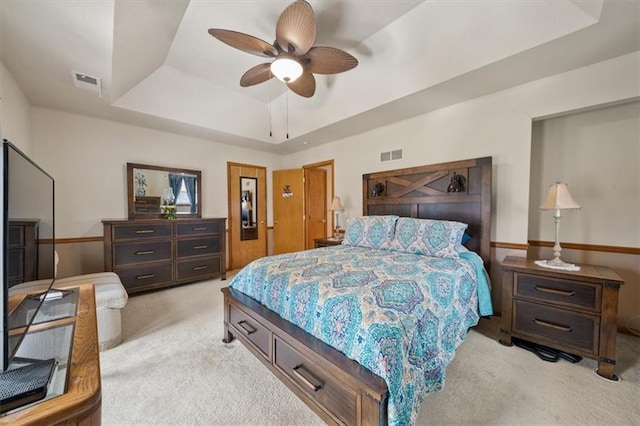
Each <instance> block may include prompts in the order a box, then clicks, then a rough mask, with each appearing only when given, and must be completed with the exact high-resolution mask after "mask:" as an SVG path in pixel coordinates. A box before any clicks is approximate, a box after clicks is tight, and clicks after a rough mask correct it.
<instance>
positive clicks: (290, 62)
mask: <svg viewBox="0 0 640 426" xmlns="http://www.w3.org/2000/svg"><path fill="white" fill-rule="evenodd" d="M271 72H272V73H273V75H275V76H276V77H277V78H278V80H280V81H284V82H285V83H291V82H292V81H295V80H296V79H297V78H298V77H300V76H301V75H302V65H300V63H299V62H298V61H296V60H295V59H290V58H278V59H276V60H275V61H273V62H272V63H271Z"/></svg>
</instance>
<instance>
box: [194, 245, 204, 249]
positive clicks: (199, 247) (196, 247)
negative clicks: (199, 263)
mask: <svg viewBox="0 0 640 426" xmlns="http://www.w3.org/2000/svg"><path fill="white" fill-rule="evenodd" d="M207 247H208V246H206V245H204V246H193V249H194V250H202V249H206V248H207Z"/></svg>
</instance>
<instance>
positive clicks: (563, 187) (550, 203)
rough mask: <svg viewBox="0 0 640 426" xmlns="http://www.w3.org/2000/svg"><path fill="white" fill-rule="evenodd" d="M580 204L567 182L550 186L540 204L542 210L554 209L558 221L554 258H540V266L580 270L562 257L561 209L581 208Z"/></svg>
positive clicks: (554, 216) (537, 262)
mask: <svg viewBox="0 0 640 426" xmlns="http://www.w3.org/2000/svg"><path fill="white" fill-rule="evenodd" d="M579 208H580V206H579V205H578V203H576V202H575V200H574V199H573V198H572V197H571V194H569V188H567V184H566V183H561V182H556V183H555V184H553V185H551V186H550V187H549V193H548V194H547V199H546V200H545V202H544V204H542V205H541V206H540V210H554V214H553V218H554V219H555V222H556V242H555V244H554V246H553V259H551V260H539V261H536V262H535V263H536V264H537V265H539V266H544V267H547V268H554V269H565V270H571V271H579V270H580V267H579V266H576V265H574V264H572V263H565V262H563V261H562V260H561V259H560V252H561V251H562V247H560V211H561V210H573V209H579Z"/></svg>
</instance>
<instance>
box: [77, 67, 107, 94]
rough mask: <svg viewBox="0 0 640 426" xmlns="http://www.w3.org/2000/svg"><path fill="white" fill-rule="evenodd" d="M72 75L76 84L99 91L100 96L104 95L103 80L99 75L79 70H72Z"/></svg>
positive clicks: (82, 87)
mask: <svg viewBox="0 0 640 426" xmlns="http://www.w3.org/2000/svg"><path fill="white" fill-rule="evenodd" d="M71 75H72V77H73V85H74V86H76V87H79V88H80V89H87V90H91V91H94V92H97V93H98V96H100V97H102V80H101V79H100V78H99V77H92V76H90V75H87V74H85V73H82V72H78V71H71Z"/></svg>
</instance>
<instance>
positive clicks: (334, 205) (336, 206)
mask: <svg viewBox="0 0 640 426" xmlns="http://www.w3.org/2000/svg"><path fill="white" fill-rule="evenodd" d="M331 210H332V211H334V212H335V213H336V231H335V234H334V235H333V236H334V237H336V238H337V237H339V236H340V220H339V218H340V213H338V212H341V211H343V210H344V208H343V207H342V203H341V202H340V197H333V201H332V202H331Z"/></svg>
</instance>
